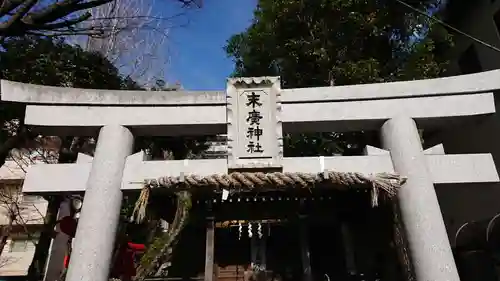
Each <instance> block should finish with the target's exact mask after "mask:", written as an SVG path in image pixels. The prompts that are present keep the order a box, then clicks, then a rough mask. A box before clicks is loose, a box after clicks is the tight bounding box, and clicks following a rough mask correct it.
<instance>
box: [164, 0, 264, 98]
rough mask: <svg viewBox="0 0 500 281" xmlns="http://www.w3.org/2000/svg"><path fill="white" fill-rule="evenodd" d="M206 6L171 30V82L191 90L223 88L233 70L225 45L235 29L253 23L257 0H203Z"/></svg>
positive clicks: (169, 74) (169, 76)
mask: <svg viewBox="0 0 500 281" xmlns="http://www.w3.org/2000/svg"><path fill="white" fill-rule="evenodd" d="M203 2H204V3H203V7H202V8H201V9H199V10H196V11H191V12H190V13H189V16H188V17H189V24H187V26H185V27H178V28H174V29H173V30H172V31H171V33H170V41H169V50H168V52H170V55H171V61H170V64H169V66H168V68H167V71H166V78H167V80H168V81H170V82H175V81H179V82H180V83H181V84H182V85H183V87H184V88H185V89H188V90H220V89H224V88H225V86H226V78H227V77H228V75H229V74H230V73H231V72H232V71H233V62H232V61H231V59H230V58H227V56H226V53H225V52H224V50H223V47H224V45H225V43H226V40H227V39H229V37H230V36H231V35H233V34H235V33H239V32H241V31H244V30H245V29H246V28H247V27H248V26H249V25H250V23H251V20H252V18H253V10H254V8H255V6H256V3H257V0H203Z"/></svg>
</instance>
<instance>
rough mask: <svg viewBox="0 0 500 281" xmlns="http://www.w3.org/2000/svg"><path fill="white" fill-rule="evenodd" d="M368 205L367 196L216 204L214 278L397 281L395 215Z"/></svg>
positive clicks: (259, 198)
mask: <svg viewBox="0 0 500 281" xmlns="http://www.w3.org/2000/svg"><path fill="white" fill-rule="evenodd" d="M369 200H370V193H369V192H361V193H360V192H315V193H309V194H307V195H299V194H296V193H291V192H288V193H278V194H275V195H274V196H264V195H256V194H251V195H246V196H244V197H241V196H237V197H233V198H230V199H226V200H217V202H216V203H212V210H213V213H212V214H213V215H214V221H215V232H214V233H215V237H214V280H218V281H238V280H241V281H250V280H269V281H270V280H277V281H301V280H318V281H319V280H358V279H359V280H394V281H395V280H398V279H399V278H400V277H401V275H402V273H401V272H400V269H399V268H398V266H397V264H398V263H399V262H398V259H397V252H396V251H395V249H394V247H391V243H392V242H393V232H392V231H393V228H392V226H393V225H392V224H393V222H392V210H390V208H384V207H383V206H379V207H378V208H372V207H371V206H370V204H369V202H370V201H369ZM259 274H260V279H259ZM398 277H399V278H398Z"/></svg>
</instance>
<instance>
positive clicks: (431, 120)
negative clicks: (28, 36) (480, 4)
mask: <svg viewBox="0 0 500 281" xmlns="http://www.w3.org/2000/svg"><path fill="white" fill-rule="evenodd" d="M499 77H500V71H498V70H497V71H491V72H485V73H480V74H474V75H466V76H458V77H447V78H440V79H432V80H421V81H408V82H396V83H380V84H365V85H355V86H345V87H344V86H343V87H317V88H300V89H281V81H280V79H279V77H247V78H244V77H241V78H230V79H228V83H227V88H226V89H225V91H217V92H198V93H197V94H196V93H191V94H186V93H184V92H178V93H173V92H134V91H124V92H120V91H106V90H89V89H85V90H83V89H68V88H57V87H44V86H37V85H27V84H22V83H17V82H10V81H0V87H1V89H0V91H1V93H2V96H1V98H2V100H3V101H10V102H18V103H24V104H26V113H25V120H24V123H25V124H26V125H30V126H32V128H33V132H36V130H39V131H40V132H41V133H43V135H50V134H51V133H53V132H55V134H54V135H70V136H94V137H95V136H97V132H99V135H98V138H97V144H96V151H95V153H94V155H93V157H90V156H83V157H82V156H81V155H79V157H78V159H77V162H76V163H74V164H55V165H52V164H50V165H35V166H33V167H30V170H29V172H28V173H27V175H26V178H25V180H24V184H23V192H25V193H31V194H37V195H42V196H44V195H51V194H59V195H60V194H78V193H80V194H81V193H85V196H84V204H83V207H82V211H81V215H80V218H79V220H78V226H77V231H76V235H75V239H74V246H73V247H74V249H73V251H72V253H73V254H72V256H71V259H70V264H69V268H68V274H67V277H66V281H77V280H92V281H106V280H108V277H109V275H110V267H109V266H107V265H109V264H110V261H111V260H112V258H113V251H114V246H115V240H116V236H117V235H116V233H117V229H118V225H119V214H120V210H121V204H122V199H123V194H124V193H126V192H133V190H141V196H140V198H139V199H140V200H139V201H138V203H137V205H136V207H137V208H136V209H137V210H136V212H134V219H135V220H136V222H141V221H142V220H143V219H144V218H145V217H146V215H145V214H146V206H147V205H148V203H149V197H150V195H151V198H154V197H160V198H161V197H162V193H163V194H167V195H169V196H171V197H175V198H176V202H177V204H176V210H175V215H174V219H173V220H172V222H171V224H170V226H169V228H168V230H166V232H165V233H162V234H161V235H160V237H157V238H156V239H155V241H154V243H153V244H152V245H150V246H149V248H148V250H147V253H146V254H145V257H146V258H145V259H141V264H140V265H139V267H138V269H137V274H136V280H138V281H143V280H145V279H146V278H147V277H149V276H165V275H167V276H169V275H171V274H173V273H174V271H175V270H174V267H176V266H177V267H179V269H180V268H184V269H186V268H191V271H194V269H196V272H191V273H193V274H198V276H195V278H197V279H201V278H200V275H199V274H201V275H202V276H203V277H202V278H203V280H204V281H214V279H215V280H216V278H222V276H221V275H220V270H219V268H220V267H221V266H219V264H218V263H217V262H219V263H220V264H221V265H227V266H229V265H230V263H232V264H233V265H234V266H236V270H239V267H238V266H242V267H245V266H247V268H248V265H252V262H253V263H254V264H255V266H254V269H253V270H252V271H253V273H255V272H256V271H257V272H258V271H259V268H260V266H261V265H262V264H265V270H266V271H267V270H271V269H274V268H276V269H275V270H276V272H277V273H280V275H281V276H280V278H283V279H289V280H296V279H297V278H301V280H303V281H311V280H313V279H314V280H318V281H319V280H328V281H333V280H334V278H337V276H340V278H339V279H340V280H342V276H344V275H346V274H347V275H348V278H350V277H351V276H350V275H351V274H358V275H359V277H360V278H359V280H370V278H367V277H366V276H368V275H373V278H372V279H373V280H376V279H378V277H377V275H380V274H382V276H383V278H382V280H400V279H401V278H397V277H398V274H397V273H398V272H397V270H395V269H394V268H395V267H396V266H395V265H396V264H397V265H398V266H401V267H402V268H404V269H405V273H406V274H405V275H406V280H415V279H416V280H419V281H421V280H450V281H458V280H460V278H459V275H458V270H457V268H456V266H455V260H454V257H453V252H452V249H451V246H450V243H449V239H448V233H447V231H446V226H445V222H444V220H443V216H442V213H441V209H440V206H439V202H438V198H437V195H436V192H435V189H434V185H435V184H456V183H498V182H500V179H499V177H498V173H497V170H496V168H495V163H494V161H493V158H492V156H491V155H490V154H489V153H471V154H454V155H450V154H446V153H445V151H444V148H443V147H442V146H439V145H438V144H437V145H436V146H434V147H425V148H424V147H423V146H422V139H421V132H422V130H424V132H425V131H426V130H427V132H433V131H437V130H439V129H440V128H443V127H446V126H450V125H453V124H459V123H458V122H459V120H470V121H480V120H482V119H483V118H486V117H487V116H489V115H491V114H494V113H495V106H494V97H493V92H495V91H498V89H500V83H499V81H500V79H499ZM367 130H370V131H378V132H379V133H380V138H381V147H380V148H375V147H369V146H367V147H366V151H365V152H366V153H365V155H362V156H336V155H325V156H321V155H318V156H312V157H284V156H283V146H284V140H285V139H286V138H287V134H290V133H318V132H346V131H351V132H352V131H367ZM206 135H226V136H227V139H228V143H227V149H226V151H225V152H226V155H227V157H226V158H225V159H189V160H188V159H185V160H165V161H148V159H147V157H146V156H145V155H146V154H145V153H144V152H136V153H134V152H135V151H134V140H135V139H136V137H141V136H148V137H149V136H155V137H156V136H181V137H182V136H206ZM80 160H81V161H80ZM329 192H331V195H330V194H328V193H329ZM365 195H366V196H365ZM349 196H351V197H352V198H351V197H349ZM201 197H203V198H201ZM330 197H331V198H332V200H333V201H329V200H330ZM280 198H281V201H280ZM321 198H323V200H321ZM325 198H328V200H325ZM357 200H360V201H357ZM322 202H323V203H322ZM353 202H360V203H361V202H362V203H363V204H357V203H353ZM160 207H165V206H160ZM196 208H198V210H195V209H196ZM159 209H161V208H159ZM354 210H355V211H354ZM393 210H396V211H394V212H393ZM389 213H390V214H392V215H388V214H389ZM196 214H198V215H196ZM388 218H391V219H388ZM233 220H242V221H244V222H245V223H247V228H248V227H249V226H250V224H251V227H252V231H253V230H254V227H258V225H259V224H260V225H261V228H265V227H264V226H266V225H267V226H268V228H269V229H270V231H269V232H270V234H269V237H268V240H267V241H266V243H265V244H266V245H267V246H266V247H265V248H262V243H260V247H256V246H253V247H252V246H251V245H252V244H253V245H255V244H256V243H250V241H248V238H247V242H246V243H244V242H243V241H244V240H238V239H237V238H238V233H239V232H238V231H236V236H235V234H234V232H235V230H231V229H234V227H233V228H230V230H227V229H221V230H218V228H217V224H218V223H223V222H226V221H233ZM266 220H276V222H273V223H268V222H266ZM196 221H197V222H196ZM387 221H390V223H389V222H387ZM195 222H196V223H195ZM263 223H265V225H262V224H263ZM402 223H404V229H402V228H401V225H402ZM190 224H192V226H190ZM237 224H238V225H239V222H237ZM242 224H243V223H242ZM254 224H255V226H254ZM388 225H390V227H389V226H388ZM238 228H239V226H238ZM200 229H201V231H200ZM188 230H189V233H191V234H192V237H193V238H192V240H191V238H189V239H188V237H190V236H189V235H180V234H181V233H182V232H185V231H188ZM195 230H197V231H195ZM224 231H225V232H224ZM247 233H248V232H247ZM387 233H391V235H388V234H387ZM254 235H259V234H258V233H257V234H255V233H254V232H252V237H255V236H254ZM217 236H220V237H219V240H218V239H217ZM195 237H197V238H195ZM224 237H226V238H225V239H226V240H224ZM234 237H236V239H234ZM297 237H298V238H297ZM387 237H392V238H394V239H393V240H394V241H391V242H388V241H387V240H391V239H389V238H387ZM221 239H222V240H221ZM273 239H274V240H273ZM181 240H184V242H183V241H181ZM203 240H204V241H203ZM297 240H298V242H297ZM193 241H197V242H196V243H193ZM238 241H242V242H238ZM271 241H274V242H271ZM217 243H222V244H221V246H220V247H218V246H217V245H216V244H217ZM224 243H226V246H224ZM238 243H241V244H238ZM203 244H204V245H203ZM257 244H259V243H257ZM271 244H273V245H271ZM197 245H200V246H201V247H200V248H201V250H200V254H198V253H194V252H193V251H192V250H194V248H195V246H196V249H197V248H198V246H197ZM219 248H222V250H217V249H219ZM256 248H258V249H259V250H261V251H257V253H261V254H255V252H256V251H255V249H256ZM174 249H177V250H176V253H182V254H179V256H178V257H177V259H176V258H175V257H173V258H172V256H173V255H174V256H175V254H173V253H174ZM262 249H265V251H264V250H262ZM297 249H299V251H297ZM395 249H397V251H398V253H399V257H400V259H399V262H394V260H393V256H394V254H393V252H394V251H395ZM252 250H253V251H252ZM224 251H227V252H224ZM297 252H298V253H297ZM262 253H264V255H263V254H262ZM190 255H195V256H198V255H199V256H201V257H202V258H201V259H200V261H201V262H200V263H201V264H198V262H197V264H196V266H194V265H193V263H192V262H190V261H189V259H188V258H189V256H190ZM203 255H204V257H203ZM180 256H183V258H180ZM184 258H185V259H184ZM56 260H57V258H56V257H55V255H54V262H50V263H51V264H55V265H58V264H59V265H62V264H63V262H62V261H56ZM231 260H233V261H231ZM263 260H264V261H265V262H263ZM275 261H276V262H275ZM278 261H279V262H278ZM249 263H250V264H249ZM283 264H285V265H283ZM297 264H300V266H296V265H297ZM387 265H388V266H387ZM199 266H200V267H201V268H200V270H201V271H203V272H200V271H199V270H198V267H199ZM227 266H226V267H225V268H227ZM290 267H293V268H292V272H291V273H290V270H288V269H287V268H290ZM223 268H224V267H223ZM297 268H298V269H300V273H298V272H296V271H294V270H296V269H297ZM52 271H53V272H54V273H55V274H56V275H57V273H58V272H57V271H58V268H55V269H54V270H51V272H52ZM181 271H182V270H181ZM395 271H396V272H395ZM273 273H274V271H273ZM361 274H362V276H361ZM191 276H192V275H191ZM82 278H83V279H82ZM236 279H237V280H239V279H240V276H239V273H238V274H237V276H236ZM228 281H229V280H228Z"/></svg>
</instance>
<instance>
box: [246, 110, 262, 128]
mask: <svg viewBox="0 0 500 281" xmlns="http://www.w3.org/2000/svg"><path fill="white" fill-rule="evenodd" d="M260 119H262V115H261V114H260V112H259V111H255V109H254V110H252V111H250V112H248V117H247V122H249V123H250V126H252V125H259V124H260Z"/></svg>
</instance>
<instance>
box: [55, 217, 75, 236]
mask: <svg viewBox="0 0 500 281" xmlns="http://www.w3.org/2000/svg"><path fill="white" fill-rule="evenodd" d="M57 224H59V229H60V230H61V232H62V233H64V234H66V235H68V236H69V237H71V238H74V237H75V234H76V225H77V222H76V219H74V218H73V217H71V216H66V217H64V218H62V219H60V220H59V221H58V222H57Z"/></svg>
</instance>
